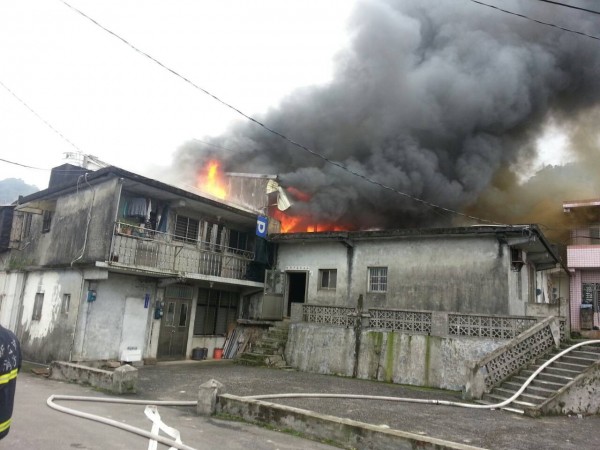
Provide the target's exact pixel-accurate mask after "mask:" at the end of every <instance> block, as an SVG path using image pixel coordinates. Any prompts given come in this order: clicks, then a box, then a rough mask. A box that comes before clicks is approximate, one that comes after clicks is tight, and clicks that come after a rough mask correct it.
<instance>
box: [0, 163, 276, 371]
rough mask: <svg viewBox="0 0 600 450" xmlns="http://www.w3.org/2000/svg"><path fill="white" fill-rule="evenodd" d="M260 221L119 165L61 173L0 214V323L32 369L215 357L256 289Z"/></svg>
mask: <svg viewBox="0 0 600 450" xmlns="http://www.w3.org/2000/svg"><path fill="white" fill-rule="evenodd" d="M267 181H268V180H263V185H264V184H265V183H266V182H267ZM263 187H264V186H263ZM246 193H247V192H246ZM263 193H264V191H263ZM255 201H256V198H255ZM257 215H258V214H257V212H256V211H255V210H252V209H250V208H244V207H240V206H235V205H233V204H230V203H227V202H225V201H217V200H213V199H211V198H207V197H206V196H202V195H199V194H196V193H192V192H189V191H187V190H182V189H179V188H176V187H174V186H170V185H167V184H164V183H160V182H157V181H155V180H151V179H148V178H145V177H142V176H139V175H136V174H134V173H131V172H127V171H125V170H122V169H119V168H116V167H106V168H102V169H100V170H97V171H94V172H92V171H87V170H85V169H82V168H80V167H76V166H72V165H69V164H65V165H63V166H60V167H58V168H56V169H54V170H53V173H52V176H51V179H50V184H49V187H48V188H47V189H45V190H42V191H40V192H37V193H35V194H32V195H29V196H27V197H24V198H20V199H19V201H18V202H17V203H16V204H15V205H11V206H9V207H5V208H3V209H2V211H1V212H0V219H1V220H0V235H1V236H0V243H1V244H2V248H1V249H0V323H2V325H4V326H7V327H8V328H10V329H13V330H16V332H17V335H18V336H19V337H20V339H21V343H22V348H23V352H24V355H25V357H26V358H27V359H31V360H35V361H43V362H48V361H51V360H63V361H87V360H107V359H120V360H126V361H136V360H139V359H141V358H148V359H153V358H163V359H164V358H186V357H189V356H190V355H191V353H192V349H193V348H195V347H202V348H208V350H209V355H212V350H213V348H220V347H222V346H223V342H224V339H225V337H224V336H225V334H226V332H227V330H228V328H231V327H232V326H234V325H235V324H236V321H237V319H239V318H241V317H243V311H244V307H243V305H246V306H245V309H246V310H249V309H252V307H251V300H250V299H251V298H252V296H253V295H255V294H256V293H262V291H263V280H264V269H265V267H267V256H268V255H267V253H268V252H267V249H266V241H265V240H264V239H259V238H257V237H256V236H255V230H256V224H257ZM254 310H256V308H254ZM259 313H260V311H259V312H258V313H257V314H258V315H260V314H259ZM259 318H260V317H259Z"/></svg>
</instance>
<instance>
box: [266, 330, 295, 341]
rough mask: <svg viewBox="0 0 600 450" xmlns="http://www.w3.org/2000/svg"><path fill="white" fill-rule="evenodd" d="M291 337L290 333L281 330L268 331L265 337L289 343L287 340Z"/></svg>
mask: <svg viewBox="0 0 600 450" xmlns="http://www.w3.org/2000/svg"><path fill="white" fill-rule="evenodd" d="M288 336H289V333H288V332H287V331H281V330H277V331H272V330H271V331H268V332H267V333H266V334H265V337H268V338H270V339H280V340H284V341H287V338H288Z"/></svg>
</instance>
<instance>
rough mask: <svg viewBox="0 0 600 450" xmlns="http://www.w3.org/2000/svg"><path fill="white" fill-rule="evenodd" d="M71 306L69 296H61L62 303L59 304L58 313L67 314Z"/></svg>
mask: <svg viewBox="0 0 600 450" xmlns="http://www.w3.org/2000/svg"><path fill="white" fill-rule="evenodd" d="M70 306H71V294H63V298H62V303H61V304H60V313H61V314H69V307H70Z"/></svg>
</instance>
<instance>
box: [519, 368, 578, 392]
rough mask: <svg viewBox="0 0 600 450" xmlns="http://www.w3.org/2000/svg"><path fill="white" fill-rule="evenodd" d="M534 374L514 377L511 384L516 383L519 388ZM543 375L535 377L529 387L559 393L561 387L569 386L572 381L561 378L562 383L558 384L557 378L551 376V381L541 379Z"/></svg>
mask: <svg viewBox="0 0 600 450" xmlns="http://www.w3.org/2000/svg"><path fill="white" fill-rule="evenodd" d="M532 374H533V372H531V373H530V374H529V375H528V376H525V375H517V376H514V377H513V378H512V379H511V380H510V382H514V383H517V384H518V385H519V386H522V385H523V384H524V383H525V381H527V380H528V379H529V377H530V376H531V375H532ZM542 375H544V374H543V373H540V374H539V375H538V376H537V377H535V378H534V379H533V381H532V382H531V384H530V385H529V386H535V387H540V388H544V389H548V390H551V391H558V390H559V389H560V388H561V387H563V386H564V385H565V384H567V383H568V382H569V381H571V380H570V379H566V378H565V379H562V378H561V380H562V382H558V380H557V379H556V378H552V377H553V376H550V377H549V378H550V379H541V378H540V377H542Z"/></svg>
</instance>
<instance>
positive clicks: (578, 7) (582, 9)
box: [537, 0, 600, 14]
mask: <svg viewBox="0 0 600 450" xmlns="http://www.w3.org/2000/svg"><path fill="white" fill-rule="evenodd" d="M537 1H538V2H544V3H551V4H553V5H557V6H564V7H565V8H571V9H576V10H578V11H585V12H589V13H592V14H600V11H594V10H591V9H587V8H581V7H580V6H574V5H567V4H566V3H560V2H553V1H552V0H537Z"/></svg>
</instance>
